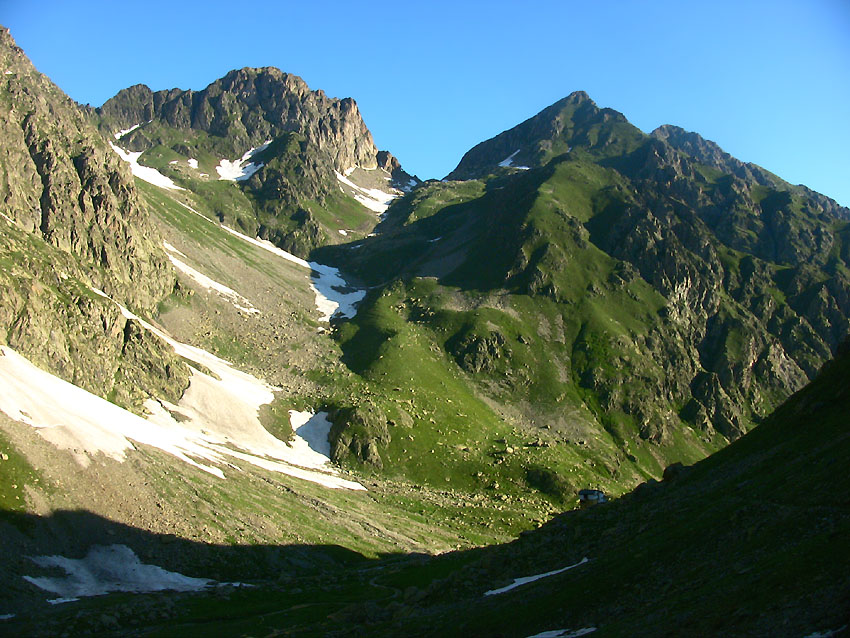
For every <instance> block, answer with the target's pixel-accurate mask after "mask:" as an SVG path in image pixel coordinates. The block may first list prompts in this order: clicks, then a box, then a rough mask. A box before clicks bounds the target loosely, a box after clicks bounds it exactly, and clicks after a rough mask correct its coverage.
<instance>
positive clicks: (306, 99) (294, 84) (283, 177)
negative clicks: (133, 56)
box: [93, 67, 411, 256]
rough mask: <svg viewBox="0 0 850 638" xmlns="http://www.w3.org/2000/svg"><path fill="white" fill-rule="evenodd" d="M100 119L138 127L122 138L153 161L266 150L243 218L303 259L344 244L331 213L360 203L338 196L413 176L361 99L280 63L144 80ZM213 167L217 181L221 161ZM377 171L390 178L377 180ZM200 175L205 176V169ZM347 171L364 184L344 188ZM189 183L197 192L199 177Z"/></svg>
mask: <svg viewBox="0 0 850 638" xmlns="http://www.w3.org/2000/svg"><path fill="white" fill-rule="evenodd" d="M93 115H94V116H95V117H96V118H97V119H98V121H99V126H100V129H101V131H103V133H104V134H106V135H113V134H116V133H118V132H120V131H127V130H128V129H131V128H133V127H137V128H134V129H133V130H130V131H129V132H127V133H125V134H123V135H121V139H120V144H121V145H122V146H123V147H125V148H127V149H129V150H132V151H136V152H143V153H144V152H146V151H151V153H148V154H146V155H143V158H142V159H143V161H144V160H145V159H146V158H148V159H149V158H150V156H151V154H158V155H163V154H167V155H168V156H169V158H170V157H172V156H173V157H179V158H181V159H182V160H183V161H185V159H186V158H196V157H203V156H205V155H206V156H208V157H211V158H213V157H214V158H238V157H240V156H243V154H245V153H246V152H247V151H249V150H251V149H261V150H258V151H257V152H256V154H255V155H254V156H252V158H251V161H252V162H254V163H255V164H257V165H259V164H262V169H261V170H257V171H256V172H254V173H253V174H252V175H251V176H250V177H246V178H245V179H242V178H240V180H239V184H240V186H241V187H242V188H243V190H244V191H245V192H246V193H247V194H248V195H249V198H250V206H251V207H252V208H253V211H254V212H253V214H252V215H249V216H242V217H240V218H239V219H238V220H237V222H238V223H239V224H240V225H241V226H242V228H243V229H245V230H247V231H250V232H252V233H254V234H256V235H259V236H261V237H262V238H264V239H269V240H271V241H273V242H275V243H277V244H278V245H280V246H281V247H283V248H285V249H287V250H290V251H293V252H296V253H298V254H299V255H302V256H306V254H307V253H308V252H309V249H311V248H313V247H315V246H317V245H321V244H324V243H334V242H339V241H340V236H339V235H338V234H337V232H336V231H335V229H334V228H332V227H331V226H333V223H331V224H330V226H329V225H328V224H329V222H328V220H327V219H324V217H325V216H326V215H327V212H328V211H331V214H332V215H336V216H337V218H339V219H343V218H349V219H350V214H349V215H348V216H346V213H345V212H344V209H345V207H346V205H347V206H351V205H353V204H345V203H341V202H338V201H337V199H338V196H339V191H340V189H342V190H343V191H344V192H345V193H346V194H348V195H353V196H355V198H356V197H357V195H358V194H359V192H360V191H358V188H365V189H373V188H374V189H377V190H379V191H382V192H385V193H388V194H390V195H392V194H394V193H395V194H399V193H400V191H394V189H395V188H402V187H405V186H406V185H408V184H409V183H410V181H411V176H410V175H408V174H407V173H405V172H404V171H403V170H402V169H401V166H400V164H399V162H398V160H397V159H396V158H395V157H393V156H392V154H391V153H389V152H387V151H379V150H378V149H377V148H376V146H375V144H374V141H373V139H372V134H371V133H370V132H369V129H368V128H367V127H366V125H365V123H364V122H363V119H362V117H361V115H360V111H359V109H358V107H357V103H356V102H355V101H354V100H353V99H351V98H345V99H335V98H329V97H328V96H327V95H325V93H324V92H323V91H321V90H317V91H313V90H310V88H309V87H308V86H307V84H306V83H305V82H304V81H303V80H302V79H301V78H299V77H297V76H295V75H291V74H288V73H284V72H282V71H280V70H278V69H276V68H273V67H264V68H243V69H239V70H234V71H231V72H229V73H228V74H227V75H225V76H224V77H223V78H221V79H219V80H216V81H215V82H213V83H212V84H210V85H209V86H207V87H206V88H205V89H203V90H201V91H192V90H186V91H184V90H180V89H171V90H167V91H156V92H154V91H152V90H151V89H149V88H148V87H147V86H144V85H136V86H133V87H130V88H128V89H124V90H122V91H120V92H119V93H118V94H117V95H116V96H115V97H113V98H111V99H110V100H108V101H107V102H106V103H105V104H104V105H103V106H102V107H100V108H98V109H96V110H94V111H93ZM215 161H217V160H215ZM165 168H170V167H168V166H166V167H165ZM207 171H208V173H211V174H212V175H213V179H214V178H215V177H216V176H215V173H214V171H213V170H212V165H211V166H210V167H208V168H207ZM355 171H356V172H355ZM375 171H377V172H378V173H379V174H380V177H381V178H380V179H377V180H376V179H375V178H374V177H371V174H372V173H373V172H375ZM353 172H354V174H353V175H352V173H353ZM190 173H191V176H192V177H193V178H195V179H198V178H199V177H200V176H199V175H198V174H197V173H198V171H194V172H190ZM338 175H343V176H345V177H347V178H349V179H348V180H347V181H351V182H353V183H354V186H350V185H348V184H345V183H344V182H343V183H342V184H341V181H340V179H339V178H338V177H337V176H338ZM183 177H185V175H183ZM207 177H209V175H207ZM185 183H186V185H187V186H188V187H189V188H190V189H191V188H192V185H191V182H185ZM313 203H318V205H319V206H318V208H321V209H322V210H319V209H318V208H316V207H315V206H313ZM353 206H354V208H355V209H357V208H359V205H353ZM334 211H338V212H334ZM221 214H222V215H226V214H227V213H226V212H224V211H221ZM230 214H231V215H232V213H230ZM361 215H362V213H361ZM370 216H371V219H372V222H371V224H370V223H369V222H368V220H362V221H361V222H359V223H362V224H365V225H364V226H363V228H364V230H371V227H373V226H374V225H375V224H376V223H377V218H376V217H375V216H374V214H370ZM349 223H350V222H349Z"/></svg>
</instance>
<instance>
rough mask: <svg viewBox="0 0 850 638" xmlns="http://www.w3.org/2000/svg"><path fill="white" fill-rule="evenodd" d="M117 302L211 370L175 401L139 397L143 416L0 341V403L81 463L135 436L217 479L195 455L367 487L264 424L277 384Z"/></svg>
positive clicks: (119, 452)
mask: <svg viewBox="0 0 850 638" xmlns="http://www.w3.org/2000/svg"><path fill="white" fill-rule="evenodd" d="M119 308H120V309H121V312H122V313H123V314H124V316H125V317H126V318H128V319H133V320H136V321H138V322H139V323H140V324H141V325H142V326H143V327H144V328H145V329H147V330H149V331H151V332H153V333H154V334H155V335H156V336H158V337H159V338H161V339H163V340H164V341H166V342H167V343H168V344H169V345H171V346H172V347H173V348H174V350H175V352H176V353H177V355H178V356H181V357H183V358H184V359H188V360H189V361H194V362H196V363H197V364H200V365H201V366H204V367H206V368H208V369H209V370H210V371H211V372H212V373H213V374H214V375H216V376H215V377H213V376H210V375H208V374H205V373H203V372H199V371H198V370H195V369H193V370H192V377H191V381H190V385H189V388H188V389H187V390H186V392H185V393H184V395H183V397H182V398H181V399H180V402H179V404H177V405H175V404H171V403H168V402H167V401H155V400H153V399H149V400H148V401H146V402H145V404H144V407H145V409H146V410H147V411H148V413H149V416H148V417H147V418H146V419H144V418H142V417H140V416H137V415H135V414H132V413H131V412H128V411H126V410H124V409H122V408H120V407H118V406H116V405H114V404H112V403H109V402H108V401H106V400H104V399H102V398H100V397H98V396H95V395H93V394H91V393H89V392H87V391H85V390H83V389H81V388H78V387H76V386H74V385H72V384H70V383H68V382H66V381H63V380H62V379H59V378H58V377H55V376H53V375H51V374H50V373H48V372H45V371H43V370H41V369H39V368H37V367H36V366H34V365H32V364H31V363H30V362H29V361H28V360H27V359H26V358H24V357H22V356H21V355H20V354H18V353H17V352H15V351H14V350H12V349H11V348H9V347H6V346H0V354H2V355H3V356H0V411H3V412H4V413H6V414H7V415H8V416H9V417H10V418H12V419H15V420H17V421H21V422H23V423H26V424H28V425H30V426H32V427H35V428H37V429H38V433H39V434H40V435H41V436H42V437H43V438H45V439H46V440H48V441H49V442H51V443H53V444H54V445H56V446H57V447H59V448H60V449H65V450H69V451H71V452H72V453H73V454H74V455H75V457H76V459H77V460H78V462H79V463H80V464H81V465H83V466H84V467H85V466H87V465H88V464H89V463H90V462H91V459H90V458H89V455H91V456H94V455H96V454H98V453H103V454H104V455H106V456H108V457H110V458H112V459H114V460H116V461H119V462H120V461H123V460H124V459H125V455H126V452H127V450H133V449H135V447H134V445H133V443H131V440H132V441H135V442H136V443H142V444H145V445H150V446H152V447H155V448H158V449H160V450H162V451H164V452H166V453H168V454H171V455H172V456H175V457H176V458H178V459H180V460H181V461H183V462H185V463H188V464H190V465H192V466H194V467H197V468H199V469H201V470H204V471H205V472H208V473H210V474H213V475H214V476H217V477H218V478H222V479H223V478H224V473H223V472H222V471H221V469H219V468H218V467H213V466H211V465H206V464H204V463H201V462H199V461H198V460H196V459H200V460H204V461H208V462H212V463H216V464H222V465H227V466H230V467H235V466H234V465H233V464H232V463H231V462H230V461H228V460H227V459H228V457H230V458H235V459H239V460H242V461H246V462H248V463H252V464H253V465H256V466H258V467H263V468H266V469H268V470H271V471H275V472H280V473H282V474H286V475H289V476H293V477H296V478H300V479H304V480H308V481H311V482H314V483H317V484H320V485H323V486H325V487H329V488H332V489H353V490H363V489H365V488H364V487H363V486H362V485H360V484H359V483H357V482H355V481H349V480H346V479H342V478H340V477H339V476H337V472H336V469H335V468H333V467H329V466H325V465H323V464H319V463H318V461H317V460H316V459H315V458H314V457H307V458H305V457H304V456H303V455H301V454H299V452H298V451H297V450H296V451H293V449H292V448H291V447H290V446H288V445H287V444H286V443H284V442H283V441H280V440H279V439H277V438H275V437H274V436H272V435H271V434H269V432H268V431H266V429H265V428H263V426H262V424H261V423H260V421H259V417H258V412H259V408H260V406H261V405H265V404H267V403H270V402H271V401H272V400H273V399H274V394H273V391H275V390H277V388H274V387H272V386H270V385H268V384H266V383H265V382H263V381H260V380H259V379H257V378H255V377H253V376H251V375H249V374H246V373H244V372H240V371H238V370H235V369H233V368H232V367H231V365H230V364H229V363H228V362H226V361H224V360H223V359H219V358H218V357H216V356H215V355H213V354H211V353H209V352H206V351H205V350H202V349H200V348H196V347H194V346H190V345H187V344H183V343H180V342H178V341H175V340H174V339H172V338H171V337H169V336H168V335H166V334H165V333H164V332H162V331H160V330H159V329H157V328H155V327H154V326H152V325H151V324H149V323H147V322H146V321H144V320H143V319H140V318H138V317H136V316H135V315H133V314H132V313H131V312H130V311H129V310H127V309H126V308H124V307H123V306H119ZM234 447H236V448H239V449H241V450H244V452H240V451H237V450H235V449H233V448H234ZM265 457H269V458H265ZM269 459H273V460H269ZM297 465H303V466H306V468H307V469H304V467H296V466H297ZM237 469H238V468H237Z"/></svg>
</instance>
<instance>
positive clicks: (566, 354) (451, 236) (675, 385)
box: [317, 93, 850, 489]
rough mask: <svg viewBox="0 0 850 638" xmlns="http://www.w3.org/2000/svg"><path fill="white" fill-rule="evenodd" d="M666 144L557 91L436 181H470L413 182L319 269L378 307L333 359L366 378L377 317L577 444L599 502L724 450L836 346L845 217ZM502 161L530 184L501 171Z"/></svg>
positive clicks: (537, 426)
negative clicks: (329, 269)
mask: <svg viewBox="0 0 850 638" xmlns="http://www.w3.org/2000/svg"><path fill="white" fill-rule="evenodd" d="M665 130H666V131H667V132H668V134H667V136H666V137H668V138H670V139H672V140H673V141H674V142H675V143H676V147H674V146H671V145H670V144H669V143H667V142H665V141H664V140H662V139H660V137H662V135H661V133H658V134H656V135H655V136H646V135H644V134H643V133H641V132H640V131H638V130H637V129H636V128H634V127H633V126H631V125H630V124H628V122H627V121H626V120H625V118H623V116H622V115H620V114H617V113H615V112H613V111H611V110H610V109H598V108H597V107H596V106H595V105H594V104H593V103H592V101H590V100H589V99H588V98H587V96H586V95H584V94H581V93H577V94H573V95H571V96H570V97H568V98H566V99H565V100H562V101H561V102H558V103H556V104H555V105H553V106H552V107H550V108H548V109H546V110H544V111H543V112H541V113H540V114H539V115H537V116H535V117H534V118H531V119H530V120H528V121H527V122H525V123H523V124H521V125H519V126H517V127H515V128H514V129H511V130H510V131H506V132H505V133H502V134H501V135H499V136H497V137H496V138H494V139H493V140H490V141H488V142H484V143H482V144H480V145H478V146H477V147H476V148H475V149H473V150H472V151H470V152H469V153H468V154H467V155H466V156H465V157H464V159H463V160H462V161H461V163H460V165H459V166H458V169H457V170H456V171H455V172H454V173H452V176H458V177H462V176H469V177H474V176H476V175H484V177H483V178H481V179H467V180H465V181H444V182H440V183H437V182H429V183H427V184H425V185H423V186H422V187H420V188H419V189H417V191H416V192H414V193H412V194H410V195H408V196H407V197H406V198H404V199H403V200H401V201H399V202H398V203H396V204H395V205H394V206H393V208H392V210H391V211H390V214H389V215H388V216H387V218H386V219H385V220H384V221H383V222H382V224H381V225H380V226H379V227H378V231H379V233H378V235H377V236H376V237H373V238H369V239H366V240H364V241H362V242H359V243H357V244H355V246H356V247H357V248H356V250H350V249H331V248H328V249H324V250H322V251H319V252H318V253H317V254H318V255H321V258H322V259H328V260H336V263H338V264H341V265H344V266H345V267H346V268H347V269H349V270H351V271H352V272H354V273H356V274H357V275H358V276H360V277H361V278H363V279H365V280H366V281H367V282H369V283H370V284H372V285H373V286H377V287H378V289H379V290H380V292H378V291H375V292H372V293H371V294H370V295H369V296H367V298H366V301H365V302H364V304H365V306H364V309H363V310H361V312H360V314H359V315H358V317H357V318H356V319H355V320H354V321H353V322H352V323H351V324H350V325H348V326H346V327H345V328H344V329H343V330H342V331H341V332H340V339H341V343H342V345H343V350H344V351H347V352H351V355H350V356H351V357H352V360H356V361H357V365H358V368H357V369H358V370H360V371H366V372H369V371H371V370H373V369H377V368H378V367H380V364H379V362H378V360H377V359H376V358H375V356H376V355H371V354H370V353H378V352H381V353H383V352H385V349H389V348H392V344H393V337H392V335H394V334H396V333H398V328H396V327H394V325H393V324H391V323H389V321H390V320H389V319H388V314H387V312H388V311H390V312H391V313H392V314H394V315H395V317H394V318H393V319H392V321H395V322H398V321H401V322H404V323H405V324H406V326H408V327H409V329H410V330H412V331H414V332H416V333H417V334H418V335H420V336H421V338H422V339H424V340H426V341H427V342H429V343H430V344H432V347H433V348H435V349H436V350H437V351H438V352H440V353H442V357H443V360H442V363H441V365H443V366H444V369H445V374H446V375H457V374H458V373H460V374H461V375H462V376H463V377H464V378H465V379H466V380H467V381H468V382H470V383H471V384H472V385H473V386H474V387H477V388H479V390H480V391H481V392H483V394H484V395H485V396H487V397H489V398H490V399H491V400H492V401H493V402H494V404H495V405H497V406H498V408H497V409H498V411H499V412H500V414H501V415H502V416H503V417H504V418H505V419H507V421H508V422H509V423H511V425H512V427H513V428H514V430H515V431H516V432H518V433H520V432H521V433H522V434H521V435H520V436H523V437H529V438H531V439H532V440H534V439H535V438H537V437H538V436H541V435H545V438H546V440H547V441H548V442H549V444H550V445H553V446H554V447H556V448H558V449H563V448H565V447H566V448H567V449H572V450H573V451H574V452H579V453H580V454H581V455H582V456H584V455H585V454H586V453H587V452H589V451H590V449H594V448H595V450H594V454H593V455H592V456H591V457H588V458H586V461H587V463H588V464H591V466H592V465H593V464H595V465H597V471H596V473H595V475H594V477H593V481H594V482H598V483H601V484H603V485H607V486H609V487H612V486H613V485H617V484H619V485H622V484H629V483H630V482H633V481H637V480H639V477H640V476H641V474H642V473H648V474H652V475H656V476H657V475H659V474H660V471H661V468H663V467H664V466H665V465H666V464H668V463H669V462H672V461H674V460H678V459H692V460H693V459H696V458H699V457H700V456H701V455H704V454H705V453H706V452H707V451H709V450H711V449H712V448H713V446H716V445H721V444H722V443H723V441H724V440H733V439H735V438H737V437H739V436H740V435H741V434H742V433H743V432H745V431H746V430H748V429H749V428H750V427H752V425H753V424H755V423H758V422H759V421H760V420H761V419H762V418H763V417H764V416H765V415H766V414H768V413H769V412H770V411H771V410H772V409H773V408H774V407H775V406H776V405H778V404H779V402H781V401H782V400H783V399H784V398H785V397H787V396H789V395H790V394H791V393H793V392H794V391H795V390H797V389H799V388H800V387H802V386H803V384H805V382H806V381H807V380H808V379H809V378H811V376H812V375H813V374H814V373H815V371H816V370H817V369H818V368H819V367H820V366H821V365H822V364H823V362H824V361H826V360H827V359H828V358H829V357H830V356H831V353H832V352H834V350H835V348H836V346H837V344H838V343H839V342H840V340H841V339H842V338H844V337H845V336H846V335H847V334H848V331H850V320H849V319H848V317H850V303H848V302H850V287H848V284H850V279H848V272H850V271H848V263H850V262H848V257H850V254H848V253H847V238H848V235H847V233H848V231H850V227H848V219H850V212H848V211H847V209H844V208H842V207H840V206H838V205H837V204H835V202H833V201H832V200H829V199H828V198H826V197H823V196H822V195H818V194H815V193H812V192H811V191H809V190H808V189H806V188H805V187H794V186H791V185H789V184H787V183H785V182H783V181H782V180H781V179H779V178H777V177H775V176H773V175H771V174H769V173H768V172H767V171H764V170H763V169H760V168H758V167H755V166H750V165H744V164H742V163H740V162H737V160H734V159H733V158H731V157H729V156H728V155H725V154H723V153H722V151H720V150H719V149H717V148H716V147H715V146H712V145H711V144H710V143H708V142H705V141H704V140H701V138H698V136H694V135H688V136H685V137H682V136H681V135H672V131H673V129H671V128H669V127H668V128H667V129H665ZM685 139H687V140H690V142H689V143H685V141H682V140H685ZM677 147H679V148H677ZM511 149H513V150H517V149H519V152H518V153H517V154H516V155H515V156H514V160H512V162H514V161H515V162H516V164H519V163H520V162H521V163H522V164H525V165H528V167H527V168H523V167H522V166H517V165H507V164H508V163H506V162H503V163H504V164H506V165H504V166H500V165H499V163H500V159H502V158H505V157H507V155H510V154H511V153H513V150H511ZM567 149H569V150H567ZM680 149H681V150H680ZM523 153H525V154H523ZM688 153H694V154H693V155H690V154H688ZM725 170H731V171H734V172H731V173H725V172H723V171H725ZM393 279H400V280H401V281H400V282H399V281H396V282H394V283H392V284H391V285H387V283H388V281H389V280H393ZM435 280H436V281H435ZM379 308H380V309H381V310H380V313H382V315H380V316H381V317H382V318H381V319H379V320H377V321H376V317H377V316H378V315H376V313H373V312H372V309H375V311H376V312H377V311H378V309H379ZM391 326H392V327H391ZM366 334H371V335H373V337H372V338H371V340H367V339H365V335H366ZM381 335H383V336H381ZM367 345H368V347H367ZM355 353H357V354H356V356H357V357H358V358H357V359H354V358H355ZM402 379H403V377H402ZM387 383H388V384H391V383H397V380H395V379H392V378H388V380H387ZM550 438H551V440H549V439H550ZM576 441H585V442H589V446H588V447H589V449H588V450H587V452H585V451H584V450H582V448H583V447H584V446H579V447H578V448H576ZM524 462H525V463H529V462H530V461H529V460H527V459H526V460H525V461H524ZM567 465H570V464H567ZM573 467H575V466H574V465H573ZM644 475H645V474H644ZM588 478H590V477H585V480H587V479H588ZM574 487H576V488H578V487H579V486H578V485H575V486H574ZM612 489H616V488H613V487H612Z"/></svg>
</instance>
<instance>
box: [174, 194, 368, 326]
mask: <svg viewBox="0 0 850 638" xmlns="http://www.w3.org/2000/svg"><path fill="white" fill-rule="evenodd" d="M178 203H179V204H180V205H181V206H183V207H184V208H185V209H187V210H189V211H191V212H193V213H195V214H196V215H198V216H199V217H203V218H204V219H206V220H207V221H208V222H210V223H215V222H213V221H212V220H211V219H209V218H208V217H205V216H204V215H201V213H199V212H198V211H196V210H195V209H194V208H192V207H191V206H188V205H186V204H184V203H182V202H178ZM219 226H220V227H221V228H222V229H223V230H225V231H227V232H228V233H230V234H231V235H234V236H235V237H239V238H240V239H241V240H243V241H246V242H248V243H249V244H253V245H254V246H257V247H258V248H262V249H263V250H266V251H268V252H270V253H272V254H274V255H277V256H278V257H282V258H283V259H286V260H287V261H290V262H292V263H294V264H297V265H299V266H302V267H304V268H309V269H310V279H311V283H310V289H311V290H312V291H313V293H314V294H315V295H316V308H317V309H318V310H319V312H320V313H321V317H320V318H319V320H320V321H330V320H331V317H333V316H336V315H339V316H340V317H344V318H349V319H350V318H351V317H353V316H354V315H355V314H356V313H357V310H356V305H357V304H358V303H359V302H360V301H361V300H362V299H363V297H365V296H366V291H365V290H358V289H356V288H353V287H351V286H349V284H348V283H347V282H346V281H345V279H343V278H342V275H341V274H340V272H339V270H338V269H336V268H334V267H333V266H325V265H323V264H319V263H316V262H307V261H305V260H304V259H301V258H300V257H296V256H295V255H293V254H291V253H288V252H286V251H285V250H283V249H281V248H278V247H277V246H275V245H274V244H273V243H271V242H270V241H267V240H265V239H259V238H251V237H248V235H244V234H242V233H240V232H239V231H237V230H233V229H232V228H228V227H227V226H225V225H224V224H219Z"/></svg>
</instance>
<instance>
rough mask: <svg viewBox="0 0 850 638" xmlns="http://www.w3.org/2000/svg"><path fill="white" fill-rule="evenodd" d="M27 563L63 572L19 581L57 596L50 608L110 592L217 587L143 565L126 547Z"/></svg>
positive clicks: (94, 549) (101, 548)
mask: <svg viewBox="0 0 850 638" xmlns="http://www.w3.org/2000/svg"><path fill="white" fill-rule="evenodd" d="M31 560H32V561H33V562H34V563H36V564H37V565H39V566H40V567H45V568H50V567H59V568H61V569H63V570H65V573H66V574H67V575H66V576H64V577H48V576H44V577H33V576H24V577H23V578H24V580H26V581H27V582H30V583H32V584H33V585H35V586H36V587H38V588H39V589H43V590H44V591H47V592H50V593H52V594H57V595H58V596H59V598H54V599H52V600H49V601H48V602H50V603H54V604H58V603H65V602H72V601H75V600H78V599H79V598H81V597H83V596H101V595H103V594H108V593H110V592H131V593H136V594H142V593H148V592H155V591H164V590H171V591H184V592H185V591H200V590H202V589H206V588H207V587H210V586H212V585H216V584H217V583H216V582H215V581H214V580H210V579H207V578H191V577H189V576H184V575H183V574H178V573H177V572H169V571H166V570H164V569H163V568H162V567H157V566H156V565H147V564H145V563H143V562H141V561H140V560H139V557H138V556H136V554H135V552H133V550H132V549H130V548H129V547H127V546H126V545H108V546H104V545H94V546H92V547H91V549H89V552H88V554H86V557H85V558H80V559H73V558H65V557H64V556H37V557H35V558H32V559H31Z"/></svg>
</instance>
